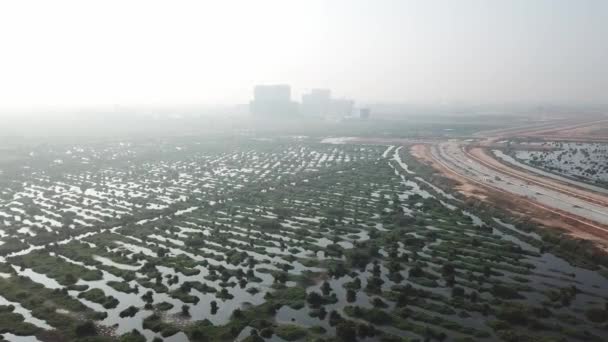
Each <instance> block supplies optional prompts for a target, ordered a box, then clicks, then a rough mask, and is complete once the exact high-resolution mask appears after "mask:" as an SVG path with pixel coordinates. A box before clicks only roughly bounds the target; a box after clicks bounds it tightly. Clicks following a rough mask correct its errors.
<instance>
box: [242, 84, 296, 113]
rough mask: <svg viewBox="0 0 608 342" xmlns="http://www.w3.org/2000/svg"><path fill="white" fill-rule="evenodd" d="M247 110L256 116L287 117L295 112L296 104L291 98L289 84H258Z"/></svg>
mask: <svg viewBox="0 0 608 342" xmlns="http://www.w3.org/2000/svg"><path fill="white" fill-rule="evenodd" d="M249 110H250V112H251V114H253V115H255V116H258V117H289V116H294V115H296V114H297V110H298V105H297V103H295V102H293V101H292V100H291V87H290V86H289V85H287V84H277V85H258V86H255V88H254V90H253V101H251V102H250V103H249Z"/></svg>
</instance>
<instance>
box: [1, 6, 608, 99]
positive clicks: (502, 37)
mask: <svg viewBox="0 0 608 342" xmlns="http://www.w3.org/2000/svg"><path fill="white" fill-rule="evenodd" d="M257 83H289V84H291V85H292V88H293V91H294V94H295V96H296V98H297V99H299V96H300V94H301V93H302V92H303V91H306V90H308V89H310V88H314V87H327V88H331V89H332V90H333V92H334V94H336V95H338V96H347V97H353V98H355V99H357V100H358V101H364V102H366V101H390V102H409V103H467V104H475V103H503V102H504V103H509V102H518V103H521V102H557V103H607V102H608V97H607V91H608V1H605V0H597V1H586V0H570V1H565V0H505V1H493V0H477V1H468V0H458V1H455V0H445V1H433V0H420V1H406V0H394V1H389V0H386V1H383V0H368V1H364V0H342V1H337V0H327V1H315V0H302V1H289V0H277V1H260V0H255V1H252V0H244V1H226V0H221V1H220V0H217V1H176V0H171V1H153V0H144V1H129V0H120V1H113V0H103V1H84V0H75V1H61V0H53V1H49V0H42V1H27V0H16V1H2V2H0V107H26V108H27V107H32V106H43V105H93V104H125V105H126V104H172V103H188V104H195V103H201V104H229V103H244V102H247V101H248V100H249V98H250V97H251V91H252V87H253V85H255V84H257Z"/></svg>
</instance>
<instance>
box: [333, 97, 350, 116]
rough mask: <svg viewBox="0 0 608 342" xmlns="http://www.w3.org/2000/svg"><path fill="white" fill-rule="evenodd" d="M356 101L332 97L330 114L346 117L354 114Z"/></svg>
mask: <svg viewBox="0 0 608 342" xmlns="http://www.w3.org/2000/svg"><path fill="white" fill-rule="evenodd" d="M354 106H355V101H353V100H348V99H332V100H331V103H330V109H329V115H330V116H336V117H339V118H344V117H348V116H351V115H352V114H353V108H354Z"/></svg>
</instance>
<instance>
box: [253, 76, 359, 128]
mask: <svg viewBox="0 0 608 342" xmlns="http://www.w3.org/2000/svg"><path fill="white" fill-rule="evenodd" d="M249 110H250V112H251V114H253V115H255V116H258V117H271V118H277V117H290V116H303V117H311V118H333V119H354V118H356V119H362V120H366V119H368V118H369V115H370V110H369V108H355V102H354V101H353V100H350V99H336V98H332V96H331V91H330V90H329V89H313V90H311V91H310V93H308V94H304V95H303V96H302V102H301V103H298V102H296V101H293V100H292V99H291V87H290V86H289V85H287V84H277V85H258V86H256V87H255V88H254V91H253V100H252V101H251V102H250V103H249Z"/></svg>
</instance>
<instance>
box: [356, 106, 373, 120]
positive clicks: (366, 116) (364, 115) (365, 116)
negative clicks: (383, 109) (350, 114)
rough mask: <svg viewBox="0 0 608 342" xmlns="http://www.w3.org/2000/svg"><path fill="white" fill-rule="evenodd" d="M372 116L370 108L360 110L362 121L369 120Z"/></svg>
mask: <svg viewBox="0 0 608 342" xmlns="http://www.w3.org/2000/svg"><path fill="white" fill-rule="evenodd" d="M370 114H371V110H370V109H369V108H361V109H359V118H360V119H361V120H367V119H369V115H370Z"/></svg>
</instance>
